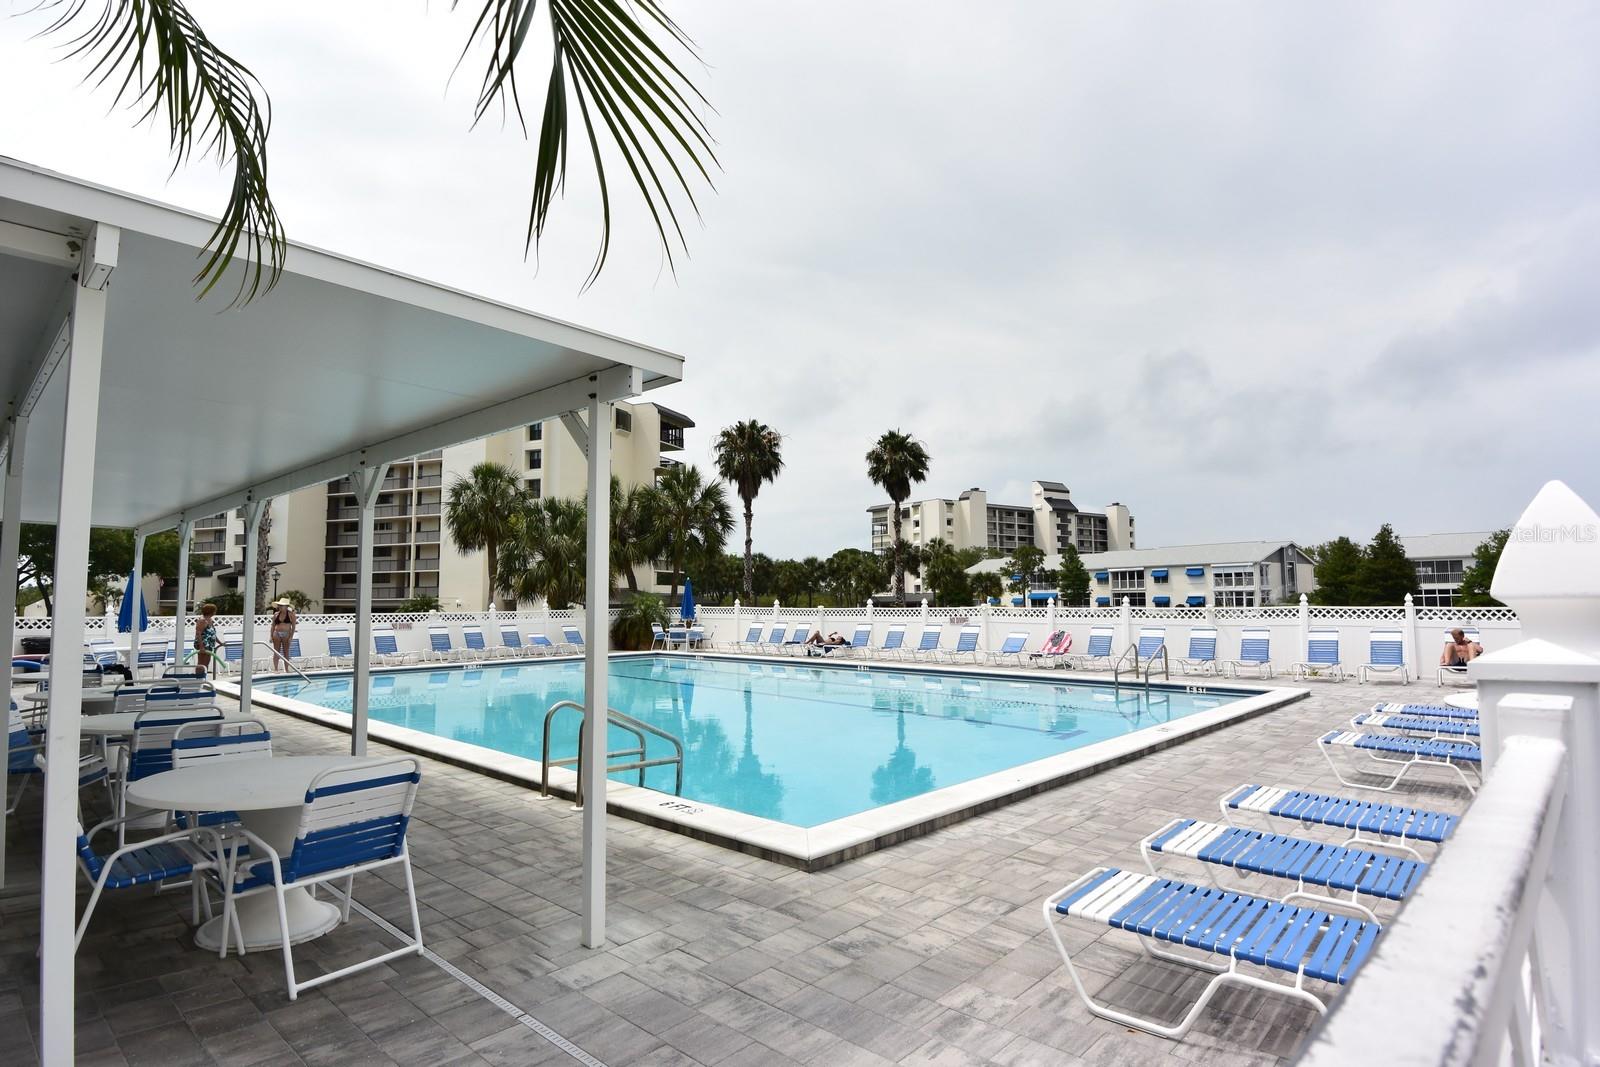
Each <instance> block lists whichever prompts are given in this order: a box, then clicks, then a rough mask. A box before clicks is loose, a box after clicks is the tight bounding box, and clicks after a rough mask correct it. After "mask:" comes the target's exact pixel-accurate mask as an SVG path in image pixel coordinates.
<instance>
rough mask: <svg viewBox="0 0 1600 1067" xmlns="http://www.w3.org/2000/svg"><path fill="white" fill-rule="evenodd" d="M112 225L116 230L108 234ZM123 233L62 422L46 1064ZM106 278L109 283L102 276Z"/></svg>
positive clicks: (72, 859)
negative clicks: (115, 272) (104, 375)
mask: <svg viewBox="0 0 1600 1067" xmlns="http://www.w3.org/2000/svg"><path fill="white" fill-rule="evenodd" d="M108 230H109V232H108ZM115 237H116V233H115V230H112V229H110V228H108V227H105V226H99V225H97V226H96V227H95V233H94V236H93V237H92V238H91V243H90V246H89V247H86V248H85V251H84V265H83V267H82V268H80V270H79V279H80V280H79V284H78V286H77V287H76V289H75V290H74V300H73V307H72V351H71V352H70V354H69V355H68V356H67V359H66V365H67V404H66V415H65V418H64V419H63V420H62V428H61V429H62V433H61V474H60V484H59V486H58V495H57V497H56V500H57V505H56V508H57V510H56V573H55V618H54V619H53V620H52V624H51V632H50V648H51V655H50V659H51V663H52V668H51V673H52V674H54V675H55V676H56V684H55V685H52V686H51V687H50V714H49V718H48V719H47V720H46V727H45V760H46V763H47V770H46V773H45V776H44V849H43V852H44V855H43V857H42V860H41V862H40V874H41V878H40V891H39V1052H40V1060H41V1062H42V1063H43V1064H44V1065H45V1067H68V1065H69V1064H71V1063H72V1062H73V1031H74V1027H73V1004H74V1000H75V997H74V975H73V970H72V968H73V958H74V957H75V956H76V950H75V946H74V944H73V942H74V935H75V928H76V925H77V915H76V905H77V889H78V887H77V880H78V860H77V841H78V827H77V815H78V748H79V732H78V731H79V725H80V720H81V719H82V716H83V687H82V686H78V685H74V684H73V675H74V674H76V673H77V670H78V658H79V650H80V649H81V648H82V647H83V633H84V599H85V598H86V597H87V596H88V594H89V522H90V519H91V517H92V513H91V508H90V504H91V501H92V498H93V494H92V486H93V484H94V451H95V431H96V428H97V426H98V424H99V421H100V362H101V356H102V349H103V347H104V344H105V324H106V293H105V290H104V289H89V288H85V287H84V279H85V278H87V277H88V276H89V275H90V273H91V272H90V270H89V264H90V262H91V260H93V259H95V258H96V257H95V255H94V246H99V245H102V244H103V243H104V242H105V241H106V239H107V238H109V239H110V240H111V241H112V242H113V243H114V241H115ZM102 284H103V282H102Z"/></svg>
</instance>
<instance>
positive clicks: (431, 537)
mask: <svg viewBox="0 0 1600 1067" xmlns="http://www.w3.org/2000/svg"><path fill="white" fill-rule="evenodd" d="M411 543H412V544H416V545H436V544H438V543H439V531H438V530H418V531H417V532H416V533H414V534H412V535H411Z"/></svg>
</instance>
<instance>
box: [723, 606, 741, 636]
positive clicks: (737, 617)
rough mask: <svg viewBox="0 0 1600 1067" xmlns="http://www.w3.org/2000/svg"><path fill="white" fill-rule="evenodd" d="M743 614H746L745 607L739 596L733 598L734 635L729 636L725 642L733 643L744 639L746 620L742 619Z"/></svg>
mask: <svg viewBox="0 0 1600 1067" xmlns="http://www.w3.org/2000/svg"><path fill="white" fill-rule="evenodd" d="M743 614H744V609H743V608H742V607H741V606H740V604H739V598H738V597H734V598H733V636H732V637H730V638H728V639H727V640H726V642H724V643H725V644H733V643H734V642H735V641H743V640H744V622H743V620H742V616H743Z"/></svg>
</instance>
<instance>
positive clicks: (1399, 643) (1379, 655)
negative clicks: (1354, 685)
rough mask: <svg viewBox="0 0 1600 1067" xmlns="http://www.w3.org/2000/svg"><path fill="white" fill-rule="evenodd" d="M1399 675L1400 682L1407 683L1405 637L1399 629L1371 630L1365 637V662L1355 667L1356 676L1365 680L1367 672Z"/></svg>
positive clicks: (1408, 678) (1409, 679)
mask: <svg viewBox="0 0 1600 1067" xmlns="http://www.w3.org/2000/svg"><path fill="white" fill-rule="evenodd" d="M1374 673H1381V674H1396V673H1398V674H1399V675H1400V682H1401V684H1403V685H1409V684H1410V682H1411V676H1410V673H1409V672H1408V671H1407V670H1406V653H1405V638H1404V637H1403V636H1402V635H1401V633H1400V631H1399V630H1373V631H1372V632H1371V634H1369V635H1368V637H1367V662H1365V663H1363V664H1362V665H1361V666H1360V667H1358V668H1356V678H1357V679H1358V680H1359V681H1362V682H1365V681H1366V680H1367V676H1368V675H1369V674H1374Z"/></svg>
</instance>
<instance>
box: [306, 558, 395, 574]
mask: <svg viewBox="0 0 1600 1067" xmlns="http://www.w3.org/2000/svg"><path fill="white" fill-rule="evenodd" d="M410 569H411V562H410V560H404V559H375V560H373V561H372V573H373V574H378V573H379V572H382V571H403V570H410ZM323 573H325V574H355V573H356V561H355V560H353V559H336V560H333V561H332V562H330V563H328V564H327V565H326V566H325V567H324V568H323Z"/></svg>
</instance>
